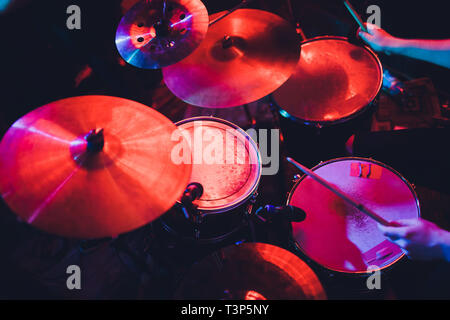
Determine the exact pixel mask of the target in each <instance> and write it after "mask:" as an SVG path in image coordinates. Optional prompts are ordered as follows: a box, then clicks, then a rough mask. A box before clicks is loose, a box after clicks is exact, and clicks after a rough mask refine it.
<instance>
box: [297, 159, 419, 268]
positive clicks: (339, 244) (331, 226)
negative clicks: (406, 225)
mask: <svg viewBox="0 0 450 320" xmlns="http://www.w3.org/2000/svg"><path fill="white" fill-rule="evenodd" d="M312 170H313V171H314V172H315V173H317V174H318V175H319V176H321V177H322V178H324V179H326V180H327V181H329V182H330V183H332V184H334V185H336V186H337V187H339V188H340V189H341V190H342V191H343V192H345V193H346V194H348V195H350V196H351V197H352V198H354V199H355V200H357V201H359V202H360V203H362V204H363V205H364V206H366V207H367V208H369V209H371V210H373V211H374V212H376V213H377V214H379V215H380V216H382V217H383V218H385V219H386V220H388V221H394V220H399V219H411V218H418V217H419V216H420V207H419V201H418V198H417V195H416V193H415V192H414V189H413V187H412V186H411V184H409V183H408V182H407V181H406V180H405V178H403V177H402V176H401V175H400V174H399V173H398V172H396V171H395V170H393V169H392V168H390V167H388V166H386V165H385V164H383V163H380V162H377V161H374V160H371V159H363V158H340V159H335V160H330V161H327V162H324V163H322V164H320V165H318V166H316V167H315V168H313V169H312ZM288 204H289V205H294V206H297V207H299V208H302V209H303V210H305V212H306V219H305V220H304V221H303V222H300V223H293V224H292V230H293V236H294V239H295V241H296V243H297V245H298V248H299V249H300V250H301V251H302V252H303V253H304V254H305V255H306V256H307V257H309V258H310V259H311V260H313V261H314V262H316V263H317V264H319V265H320V266H322V267H324V268H326V269H328V270H331V271H336V272H340V273H347V274H356V273H368V272H371V271H373V270H370V269H379V270H383V269H386V268H388V267H389V266H391V265H393V264H394V263H396V262H397V261H399V260H400V259H401V258H402V257H403V256H404V253H403V251H402V250H401V248H400V247H398V246H397V245H395V244H393V243H392V242H390V241H388V240H387V239H386V238H385V237H384V236H383V234H382V233H381V231H380V230H379V229H378V227H377V223H376V222H375V221H374V220H372V219H371V218H369V217H368V216H366V215H364V214H363V213H361V212H359V211H358V210H357V209H355V208H354V207H352V206H350V205H348V204H347V203H346V202H345V201H344V200H342V199H341V198H339V197H338V196H336V195H335V194H334V193H332V192H331V191H329V190H328V189H326V188H325V187H323V186H322V185H320V184H318V183H317V182H315V181H314V180H312V179H311V178H309V177H305V176H303V177H302V178H301V179H300V180H299V181H297V183H296V184H295V186H294V187H293V189H292V191H291V193H290V195H289V198H288Z"/></svg>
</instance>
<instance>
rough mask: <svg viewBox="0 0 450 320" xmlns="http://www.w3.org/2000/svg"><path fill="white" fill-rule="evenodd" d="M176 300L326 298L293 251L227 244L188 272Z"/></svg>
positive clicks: (270, 247)
mask: <svg viewBox="0 0 450 320" xmlns="http://www.w3.org/2000/svg"><path fill="white" fill-rule="evenodd" d="M176 298H177V299H214V300H218V299H225V300H279V299H290V300H297V299H299V300H300V299H326V294H325V292H324V289H323V287H322V285H321V283H320V281H319V280H318V278H317V276H316V275H315V273H314V272H313V271H312V270H311V269H310V268H309V267H308V265H307V264H306V263H305V262H303V261H302V260H301V259H300V258H299V257H297V256H296V255H294V254H293V253H291V252H289V251H287V250H284V249H281V248H279V247H276V246H273V245H269V244H264V243H243V244H239V245H233V246H229V247H227V248H224V249H220V250H219V251H217V252H215V253H213V254H212V255H211V256H209V257H207V258H205V259H204V260H202V261H200V263H198V264H196V265H194V267H193V268H192V269H191V270H190V271H189V272H188V273H187V275H186V278H185V279H184V280H183V281H182V283H181V285H180V287H179V288H178V290H177V293H176Z"/></svg>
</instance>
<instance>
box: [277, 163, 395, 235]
mask: <svg viewBox="0 0 450 320" xmlns="http://www.w3.org/2000/svg"><path fill="white" fill-rule="evenodd" d="M286 160H287V161H289V162H290V163H292V164H293V165H294V166H296V167H297V168H298V169H299V170H301V171H303V172H304V173H305V174H306V175H308V176H309V177H311V178H312V179H313V180H314V181H316V182H318V183H320V184H321V185H323V186H324V187H325V188H327V189H328V190H330V191H331V192H333V193H334V194H336V195H337V196H338V197H340V198H341V199H343V200H345V201H346V202H348V203H349V204H351V205H352V206H353V207H355V208H356V209H358V210H359V211H361V212H362V213H364V214H366V215H367V216H369V217H370V218H372V219H373V220H375V221H376V222H378V223H380V224H382V225H384V226H388V227H396V226H398V224H397V223H391V222H389V221H387V220H385V219H384V218H382V217H380V216H379V215H378V214H376V213H375V212H373V211H372V210H370V209H369V208H366V207H365V206H364V205H363V204H362V203H359V202H357V201H355V200H353V199H352V198H350V197H349V196H348V195H346V194H345V193H343V192H342V191H341V190H339V189H338V188H337V187H336V186H333V185H332V184H331V183H329V182H328V181H326V180H325V179H323V178H322V177H320V176H319V175H317V174H316V173H315V172H314V171H312V170H310V169H308V168H306V167H305V166H303V165H301V164H300V163H298V162H297V161H295V160H294V159H292V158H290V157H287V158H286Z"/></svg>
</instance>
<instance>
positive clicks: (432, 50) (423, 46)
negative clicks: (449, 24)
mask: <svg viewBox="0 0 450 320" xmlns="http://www.w3.org/2000/svg"><path fill="white" fill-rule="evenodd" d="M387 51H390V52H391V53H394V54H399V55H403V56H406V57H409V58H414V59H418V60H423V61H427V62H431V63H434V64H437V65H440V66H443V67H446V68H450V39H446V40H416V39H415V40H408V39H398V38H397V39H396V41H395V44H394V45H393V46H391V47H390V48H387Z"/></svg>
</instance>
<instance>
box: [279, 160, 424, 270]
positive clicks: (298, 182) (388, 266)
mask: <svg viewBox="0 0 450 320" xmlns="http://www.w3.org/2000/svg"><path fill="white" fill-rule="evenodd" d="M345 160H355V161H366V162H371V163H373V164H376V165H379V166H381V167H383V168H385V169H387V170H389V171H391V172H392V173H394V174H395V175H397V176H398V177H399V178H400V179H401V180H402V181H403V182H404V183H405V184H406V185H407V186H408V188H409V190H410V191H411V193H412V195H413V197H414V199H415V203H416V207H417V215H418V217H419V218H420V216H421V212H420V203H419V197H418V196H417V193H416V191H415V190H414V187H413V186H412V184H411V183H410V182H409V181H408V180H407V179H406V178H405V177H403V176H402V175H401V174H400V173H399V172H398V171H396V170H395V169H393V168H391V167H390V166H388V165H387V164H384V163H382V162H380V161H377V160H374V159H370V158H362V157H341V158H335V159H331V160H328V161H325V162H321V163H319V164H318V165H316V166H315V167H313V168H312V169H311V170H312V171H315V170H317V169H319V168H321V167H323V166H325V165H327V164H330V163H334V162H340V161H345ZM306 177H307V175H303V176H302V177H301V178H300V179H299V180H298V181H297V182H296V183H295V184H294V186H293V187H292V189H291V191H290V192H289V196H288V199H287V201H286V205H289V203H290V202H291V199H292V196H293V194H294V193H295V190H297V187H298V186H299V184H300V183H301V182H302V181H303V180H304V179H305V178H306ZM294 242H295V243H296V244H297V247H298V248H299V249H300V250H301V252H302V253H303V254H304V255H306V256H307V257H308V258H309V259H311V260H312V261H314V263H316V264H317V265H319V266H320V267H322V268H325V269H327V270H331V271H334V272H339V273H345V274H370V273H371V272H372V271H353V272H348V271H342V270H337V269H332V268H329V267H325V266H324V265H322V264H320V263H319V262H317V261H316V260H315V259H313V258H312V257H311V256H310V255H309V254H307V253H306V252H305V250H304V249H303V248H302V245H301V244H300V243H299V242H298V241H297V240H295V239H294ZM404 257H405V253H402V254H401V255H400V256H399V257H398V258H397V259H395V260H394V261H392V262H391V263H389V264H388V265H386V266H384V267H382V268H379V270H385V269H387V268H390V267H392V266H393V265H394V264H395V263H397V262H398V261H399V260H401V259H403V258H404Z"/></svg>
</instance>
